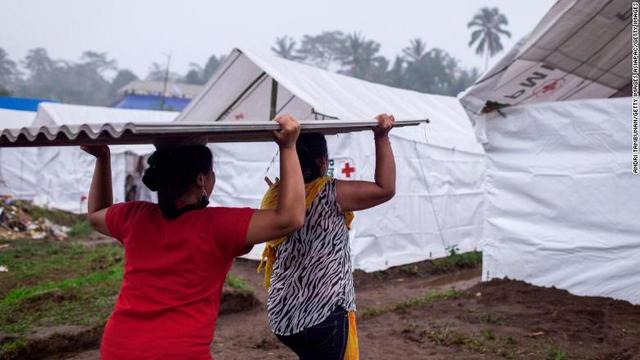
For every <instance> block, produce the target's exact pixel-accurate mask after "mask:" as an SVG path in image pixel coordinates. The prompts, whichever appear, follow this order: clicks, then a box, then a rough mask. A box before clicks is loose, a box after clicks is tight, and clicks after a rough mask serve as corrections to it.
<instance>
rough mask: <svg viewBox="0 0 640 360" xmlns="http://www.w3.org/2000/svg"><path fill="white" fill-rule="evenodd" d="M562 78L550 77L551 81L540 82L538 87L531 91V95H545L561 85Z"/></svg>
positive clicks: (562, 82)
mask: <svg viewBox="0 0 640 360" xmlns="http://www.w3.org/2000/svg"><path fill="white" fill-rule="evenodd" d="M563 84H564V79H552V80H551V81H549V82H547V83H545V84H542V85H541V86H540V87H538V88H537V89H535V90H534V91H533V95H535V96H536V97H540V96H544V95H547V94H548V93H550V92H554V91H556V90H558V89H559V88H561V87H562V85H563Z"/></svg>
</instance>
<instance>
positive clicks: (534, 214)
mask: <svg viewBox="0 0 640 360" xmlns="http://www.w3.org/2000/svg"><path fill="white" fill-rule="evenodd" d="M629 11H630V7H629V3H628V2H626V1H624V0H615V1H607V2H600V1H559V2H558V3H557V4H556V5H555V6H554V7H553V8H552V9H551V10H550V12H549V14H547V15H546V16H545V17H544V19H543V20H542V21H541V22H540V24H539V25H538V26H537V27H536V29H535V30H534V31H533V32H532V34H531V35H530V36H529V38H528V39H529V40H527V41H526V42H525V44H526V45H525V46H522V44H521V45H520V46H517V47H516V49H514V50H512V51H511V52H510V53H509V54H508V55H507V56H506V57H505V59H503V61H501V62H500V64H499V65H498V66H497V67H496V68H494V69H493V70H491V71H489V75H488V76H485V77H484V78H483V79H481V80H479V82H478V83H477V84H476V85H474V86H473V87H472V88H470V89H469V90H468V91H467V92H466V94H465V95H464V96H463V97H462V99H461V101H462V103H463V104H464V105H465V106H466V108H467V110H468V111H469V113H470V115H471V116H472V119H473V121H474V123H475V128H476V133H477V136H478V139H479V140H481V142H482V143H483V145H484V148H485V151H486V156H487V169H486V174H487V175H486V184H485V190H486V198H485V222H484V228H483V230H484V231H483V240H482V242H483V245H482V248H483V254H484V261H483V279H484V280H489V279H492V278H502V277H509V278H513V279H520V280H524V281H527V282H530V283H533V284H536V285H542V286H556V287H559V288H564V289H567V290H569V291H571V292H573V293H575V294H579V295H595V296H608V297H613V298H618V299H624V300H628V301H631V302H633V303H636V304H640V277H639V275H638V272H637V269H638V259H639V258H640V242H639V241H638V240H639V239H640V222H638V221H637V217H638V214H640V191H637V189H636V188H637V184H638V178H637V177H635V176H634V175H632V172H631V136H630V135H631V128H630V119H631V100H630V99H629V98H614V99H611V98H608V97H610V96H620V95H624V94H626V93H627V92H628V90H629V84H630V82H631V78H630V76H629V75H630V73H629V71H628V69H630V65H629V64H628V60H629V57H628V51H630V49H631V47H630V46H629V45H628V44H629V43H630V31H624V30H623V27H624V26H627V25H628V23H629V16H628V15H629ZM625 38H626V39H625ZM621 44H624V46H622V45H621ZM544 49H546V50H544ZM543 50H544V51H543ZM585 52H586V53H585ZM540 53H544V56H542V57H537V55H536V54H538V55H539V54H540ZM516 54H517V56H515V55H516ZM571 58H579V59H582V60H583V61H582V65H580V66H575V65H571V62H569V61H568V60H567V59H571ZM514 59H515V60H514ZM616 59H617V60H616ZM526 61H533V62H537V65H535V67H536V68H538V69H544V68H554V69H555V70H554V71H553V72H552V73H550V74H549V75H546V76H547V77H546V78H545V81H551V82H550V83H549V84H555V85H554V86H551V87H547V88H546V92H545V85H541V84H542V83H541V82H540V81H539V79H538V80H534V79H530V76H529V75H523V76H525V78H524V80H522V83H521V84H520V85H521V86H522V87H523V88H522V89H520V90H517V93H518V94H519V93H520V92H522V91H521V90H524V89H527V90H526V91H525V92H526V94H525V93H523V94H522V96H523V98H522V99H526V100H523V101H519V102H513V103H510V102H505V101H504V98H505V96H504V95H505V94H516V92H511V91H512V90H513V89H511V90H509V89H510V88H509V86H508V85H507V84H509V83H512V81H511V80H510V79H511V76H510V75H509V74H513V73H518V72H520V71H521V70H522V66H523V64H524V63H525V62H526ZM620 64H622V65H620ZM625 64H626V65H625ZM569 65H571V66H569ZM531 66H534V65H533V63H532V64H531ZM619 66H624V69H627V70H624V69H620V68H619ZM587 69H590V71H586V70H587ZM620 71H621V73H620ZM541 74H542V73H539V74H538V75H535V74H534V75H533V76H534V77H542V76H543V75H541ZM621 74H622V75H624V77H623V78H621V76H619V75H621ZM534 82H535V83H537V84H538V85H537V86H538V87H535V86H533V83H534ZM543 83H544V82H543ZM525 85H526V86H525ZM530 85H531V86H530ZM536 89H541V90H540V91H538V92H536ZM536 93H537V94H538V95H541V96H537V97H536V96H535V94H536ZM531 94H534V96H531ZM564 100H572V101H564ZM496 103H501V104H503V105H506V104H514V105H515V104H519V105H515V106H511V107H509V106H507V107H503V108H502V109H501V110H500V111H499V112H497V111H491V109H495V107H496V106H495V105H496Z"/></svg>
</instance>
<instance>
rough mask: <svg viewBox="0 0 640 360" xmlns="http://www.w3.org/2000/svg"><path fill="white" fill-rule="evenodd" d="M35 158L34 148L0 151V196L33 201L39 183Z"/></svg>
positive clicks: (35, 150)
mask: <svg viewBox="0 0 640 360" xmlns="http://www.w3.org/2000/svg"><path fill="white" fill-rule="evenodd" d="M37 158H38V150H37V149H35V148H3V149H0V195H11V196H12V197H13V198H15V199H23V200H33V198H34V196H35V195H36V191H37V190H36V187H37V183H38V181H39V179H38V174H37V172H38V166H37Z"/></svg>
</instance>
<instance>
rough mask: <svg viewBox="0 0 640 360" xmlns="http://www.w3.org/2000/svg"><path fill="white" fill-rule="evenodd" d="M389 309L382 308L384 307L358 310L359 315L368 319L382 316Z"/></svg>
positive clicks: (363, 318)
mask: <svg viewBox="0 0 640 360" xmlns="http://www.w3.org/2000/svg"><path fill="white" fill-rule="evenodd" d="M388 311H389V310H386V309H382V308H365V309H364V310H362V311H358V317H359V318H360V319H362V320H366V319H371V318H374V317H376V316H380V315H382V314H384V313H386V312H388Z"/></svg>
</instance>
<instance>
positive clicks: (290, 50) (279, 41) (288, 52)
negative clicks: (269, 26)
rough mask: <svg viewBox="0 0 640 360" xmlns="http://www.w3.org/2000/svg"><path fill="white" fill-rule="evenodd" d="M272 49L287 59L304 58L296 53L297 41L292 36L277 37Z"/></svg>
mask: <svg viewBox="0 0 640 360" xmlns="http://www.w3.org/2000/svg"><path fill="white" fill-rule="evenodd" d="M271 51H273V52H274V53H276V55H278V56H280V57H281V58H284V59H287V60H302V58H301V57H300V56H298V55H296V54H295V53H296V42H295V40H293V39H292V38H291V37H290V36H286V35H285V36H282V37H279V38H276V44H275V46H272V47H271Z"/></svg>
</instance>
